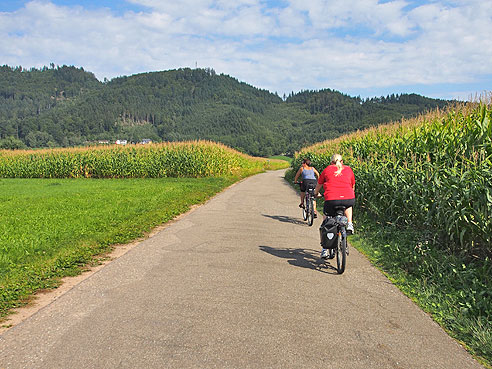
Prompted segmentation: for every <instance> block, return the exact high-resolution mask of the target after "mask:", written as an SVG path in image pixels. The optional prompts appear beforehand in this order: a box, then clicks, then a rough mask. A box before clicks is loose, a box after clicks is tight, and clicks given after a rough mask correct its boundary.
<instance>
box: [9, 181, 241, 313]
mask: <svg viewBox="0 0 492 369" xmlns="http://www.w3.org/2000/svg"><path fill="white" fill-rule="evenodd" d="M236 180H237V178H232V177H212V178H163V179H97V180H95V179H56V180H55V179H0V317H2V316H5V315H6V314H8V312H9V310H10V309H12V308H14V307H17V306H21V305H23V304H25V303H26V302H27V301H28V300H29V297H30V296H31V295H32V294H33V293H34V292H35V291H37V290H40V289H46V288H53V287H56V286H57V284H58V283H59V279H60V278H61V277H63V276H67V275H76V274H78V273H80V270H81V267H82V266H84V265H87V264H88V263H90V262H91V261H93V260H94V256H95V255H101V254H102V253H104V252H106V251H109V250H110V248H111V245H113V244H117V243H124V242H129V241H130V240H133V239H136V238H138V237H141V236H143V235H144V234H145V233H146V232H149V231H150V230H151V229H152V228H153V227H155V226H157V225H159V224H161V223H164V222H166V221H169V220H170V219H172V218H174V217H175V216H177V215H179V214H181V213H183V212H186V211H187V210H188V209H189V208H190V206H191V205H193V204H197V203H202V202H204V201H206V200H207V199H208V198H210V197H211V196H213V195H214V194H216V193H217V192H219V191H220V190H222V189H223V188H225V187H226V186H228V185H230V184H231V183H233V182H234V181H236Z"/></svg>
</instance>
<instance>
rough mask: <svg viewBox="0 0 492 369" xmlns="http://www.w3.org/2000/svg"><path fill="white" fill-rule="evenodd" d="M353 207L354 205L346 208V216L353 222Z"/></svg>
mask: <svg viewBox="0 0 492 369" xmlns="http://www.w3.org/2000/svg"><path fill="white" fill-rule="evenodd" d="M352 209H353V208H352V206H351V207H349V208H347V209H345V216H346V217H347V219H348V222H349V223H352V214H353V210H352Z"/></svg>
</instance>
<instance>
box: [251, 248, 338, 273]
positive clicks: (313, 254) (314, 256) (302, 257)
mask: <svg viewBox="0 0 492 369" xmlns="http://www.w3.org/2000/svg"><path fill="white" fill-rule="evenodd" d="M259 248H260V250H261V251H264V252H266V253H268V254H270V255H273V256H276V257H278V258H282V259H287V262H288V263H289V264H290V265H293V266H296V267H301V268H308V269H313V270H317V271H319V272H322V273H328V274H338V273H337V268H336V266H335V264H336V261H335V259H332V260H325V259H321V258H320V252H319V251H316V250H309V249H289V248H281V249H278V248H274V247H270V246H260V247H259ZM332 264H333V265H332Z"/></svg>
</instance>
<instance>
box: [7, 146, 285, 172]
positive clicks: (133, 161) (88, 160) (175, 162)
mask: <svg viewBox="0 0 492 369" xmlns="http://www.w3.org/2000/svg"><path fill="white" fill-rule="evenodd" d="M287 165H288V164H287V163H286V162H284V161H279V160H266V159H262V158H253V157H250V156H247V155H244V154H242V153H239V152H238V151H235V150H233V149H231V148H228V147H226V146H224V145H221V144H217V143H212V142H207V141H193V142H180V143H163V144H150V145H138V146H119V145H114V146H108V147H93V148H70V149H51V150H28V151H23V150H15V151H6V150H3V151H0V177H4V178H159V177H207V176H220V175H234V174H243V173H244V172H258V171H261V170H264V169H270V168H272V167H273V168H280V167H282V166H284V167H285V166H287Z"/></svg>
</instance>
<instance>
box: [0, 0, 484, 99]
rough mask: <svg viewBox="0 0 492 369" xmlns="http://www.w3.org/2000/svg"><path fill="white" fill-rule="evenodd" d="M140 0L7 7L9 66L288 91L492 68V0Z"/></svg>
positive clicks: (4, 49)
mask: <svg viewBox="0 0 492 369" xmlns="http://www.w3.org/2000/svg"><path fill="white" fill-rule="evenodd" d="M132 2H133V3H135V4H138V5H144V6H146V7H148V8H147V9H146V10H145V11H143V12H138V13H135V12H127V13H126V14H124V15H121V16H118V15H115V14H114V13H112V12H111V11H110V10H109V9H101V10H87V9H84V8H83V7H82V6H76V7H62V6H56V5H54V4H52V3H50V2H47V1H38V0H36V1H31V2H29V3H28V4H27V5H26V6H25V8H22V9H20V10H18V11H16V12H12V13H0V58H1V60H2V64H9V65H22V66H24V67H31V66H37V67H40V66H43V65H48V64H49V63H50V62H54V63H55V64H60V65H61V64H69V65H71V64H73V65H77V66H83V67H84V68H85V69H86V70H89V71H92V72H94V73H95V74H96V75H97V76H98V77H99V78H101V79H102V78H103V77H108V78H112V77H114V76H119V75H123V74H125V75H128V74H134V73H139V72H144V71H151V70H165V69H173V68H179V67H186V66H189V67H194V66H195V63H198V66H200V67H212V68H214V69H216V70H217V72H219V73H227V74H230V75H232V76H234V77H237V78H238V79H240V80H242V81H245V82H247V83H251V84H253V85H255V86H258V87H261V88H267V89H269V90H271V91H277V92H279V93H280V94H282V93H284V92H286V93H289V92H290V91H292V90H294V91H298V90H300V89H319V88H335V89H339V90H341V91H344V90H348V89H350V90H354V89H358V88H359V89H367V88H376V87H391V86H395V87H396V86H405V85H416V84H422V85H430V84H446V83H447V84H449V83H465V82H471V81H477V80H479V79H480V78H481V76H491V75H492V63H491V62H492V38H491V37H490V36H489V30H490V29H491V26H492V18H491V16H490V14H492V3H490V2H481V1H475V0H473V1H472V0H470V1H468V2H466V3H464V5H462V4H461V3H458V2H456V3H455V4H454V5H453V6H451V5H444V4H443V3H440V2H438V1H432V2H431V3H428V4H425V5H422V6H418V7H416V8H413V9H411V10H407V9H408V8H407V5H408V2H407V1H403V0H395V1H390V2H386V3H379V2H378V1H377V0H347V1H345V2H343V3H340V2H335V1H333V0H331V1H326V0H291V1H290V2H289V4H288V6H287V7H282V8H268V7H267V6H266V5H265V3H264V2H261V1H260V0H241V1H238V2H230V1H226V0H185V1H182V2H179V5H178V3H173V2H168V1H165V2H163V1H157V0H132ZM279 40H284V41H279ZM460 88H461V87H460ZM489 89H492V86H491V88H489Z"/></svg>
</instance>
